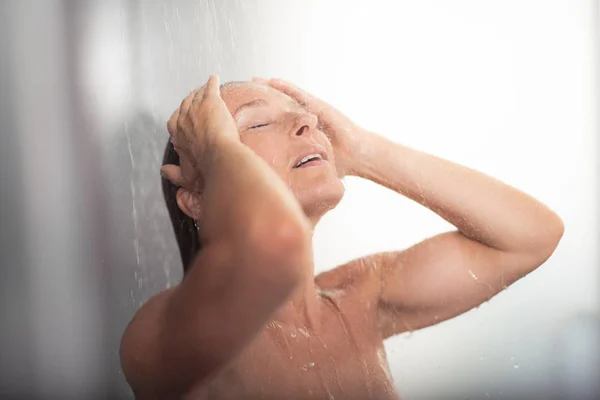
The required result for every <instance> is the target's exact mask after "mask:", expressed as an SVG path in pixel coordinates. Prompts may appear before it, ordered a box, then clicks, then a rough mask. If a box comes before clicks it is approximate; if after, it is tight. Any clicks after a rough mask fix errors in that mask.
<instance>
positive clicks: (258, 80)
mask: <svg viewBox="0 0 600 400" xmlns="http://www.w3.org/2000/svg"><path fill="white" fill-rule="evenodd" d="M252 82H254V83H261V84H263V85H267V86H268V85H269V80H268V79H264V78H259V77H257V76H255V77H254V78H252Z"/></svg>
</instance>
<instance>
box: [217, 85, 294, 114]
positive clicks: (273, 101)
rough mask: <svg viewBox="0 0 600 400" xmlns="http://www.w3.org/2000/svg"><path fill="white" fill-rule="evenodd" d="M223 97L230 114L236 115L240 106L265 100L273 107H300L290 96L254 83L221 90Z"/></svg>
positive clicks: (230, 86) (229, 86)
mask: <svg viewBox="0 0 600 400" xmlns="http://www.w3.org/2000/svg"><path fill="white" fill-rule="evenodd" d="M221 97H222V98H223V101H224V102H225V104H226V105H227V108H228V109H229V112H231V113H234V112H235V111H236V110H237V109H238V108H239V107H240V106H242V105H244V104H246V103H249V102H252V101H255V100H264V101H265V102H266V103H267V104H268V105H269V106H272V107H285V106H290V105H292V106H296V107H300V105H299V104H298V103H297V102H296V101H295V100H293V99H292V98H291V97H289V96H288V95H286V94H284V93H282V92H280V91H278V90H276V89H273V88H272V87H269V86H266V85H262V84H259V83H254V82H244V83H234V84H231V85H227V86H224V87H222V88H221Z"/></svg>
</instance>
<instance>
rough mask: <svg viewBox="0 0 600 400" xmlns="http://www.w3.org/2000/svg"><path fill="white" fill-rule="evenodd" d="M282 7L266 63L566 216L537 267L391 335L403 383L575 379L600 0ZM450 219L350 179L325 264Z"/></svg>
mask: <svg viewBox="0 0 600 400" xmlns="http://www.w3.org/2000/svg"><path fill="white" fill-rule="evenodd" d="M273 5H274V6H276V7H281V10H279V12H280V14H278V17H277V18H275V20H274V22H273V24H274V26H273V27H272V29H273V31H272V32H273V36H274V38H273V39H272V40H273V41H274V42H275V44H274V45H275V46H277V47H281V48H283V47H285V48H287V50H286V51H284V52H282V54H281V57H279V58H278V59H277V60H271V64H270V65H268V66H265V71H264V72H263V73H262V74H263V75H266V76H276V77H284V78H288V79H290V80H292V81H295V82H297V83H298V84H300V85H301V86H304V87H305V88H306V89H308V90H309V91H312V92H313V93H315V94H317V95H319V96H320V97H322V98H323V99H326V100H327V101H329V102H330V103H331V104H333V105H335V106H336V107H338V108H340V109H341V110H342V111H344V112H345V113H346V114H347V115H349V116H351V117H352V118H353V119H354V120H355V121H357V122H358V123H360V124H361V125H362V126H364V127H367V128H369V129H372V130H375V131H377V132H380V133H382V134H385V135H386V136H388V137H389V138H392V139H394V140H396V141H398V142H400V143H403V144H406V145H409V146H413V147H416V148H418V149H421V150H424V151H427V152H430V153H433V154H436V155H438V156H442V157H445V158H447V159H450V160H453V161H456V162H459V163H461V164H464V165H467V166H469V167H472V168H475V169H478V170H481V171H483V172H485V173H488V174H490V175H492V176H494V177H497V178H499V179H501V180H503V181H504V182H506V183H509V184H511V185H513V186H515V187H517V188H519V189H522V190H524V191H526V192H528V193H530V194H532V195H533V196H535V197H537V198H538V199H540V200H541V201H542V202H544V203H546V204H548V205H549V206H550V207H551V208H553V209H554V210H556V211H557V212H558V214H559V215H560V216H561V217H562V218H563V219H564V221H565V225H566V233H565V236H564V238H563V240H562V242H561V244H560V247H559V248H558V249H557V251H556V253H555V254H554V256H553V257H552V258H551V259H550V260H549V261H548V262H547V263H546V264H545V265H544V266H543V267H542V268H541V269H539V270H537V271H536V272H534V273H532V274H531V275H530V276H528V277H526V278H524V279H523V280H522V281H520V282H518V283H517V284H515V285H514V286H513V287H511V288H510V289H509V290H508V291H506V292H504V293H502V294H501V295H499V296H497V298H495V299H493V300H492V301H491V302H490V303H489V304H486V305H484V306H482V307H481V308H480V309H477V310H473V311H471V312H469V313H467V314H465V315H463V316H461V317H458V318H456V319H454V320H452V321H448V322H445V323H442V324H440V325H438V326H435V327H432V328H429V329H425V330H423V331H420V332H416V333H414V334H412V335H410V336H409V335H405V336H400V337H396V338H393V339H390V340H388V341H387V343H386V345H387V346H386V347H387V350H388V352H389V355H390V357H389V358H390V363H391V368H392V372H393V376H394V379H395V380H396V384H397V387H398V389H399V391H400V393H401V394H402V395H403V397H405V398H406V399H440V398H449V397H451V398H462V397H464V398H471V399H473V398H475V399H478V398H486V397H492V398H512V397H510V396H512V395H513V394H523V393H527V392H529V393H535V394H534V395H530V396H529V398H551V397H552V396H553V393H555V390H557V383H559V382H561V380H563V379H565V373H564V371H563V370H561V369H560V368H561V363H562V362H563V361H564V357H565V354H564V352H563V349H562V348H561V347H560V345H561V340H564V339H565V337H568V335H569V332H572V331H573V330H574V329H576V327H574V326H573V324H575V320H574V319H575V318H576V317H579V316H581V315H583V316H590V317H591V316H592V315H596V316H597V315H598V304H599V303H598V297H599V291H598V284H599V279H598V278H599V276H598V253H597V250H596V244H597V243H598V229H597V227H598V224H597V222H598V213H597V204H598V168H597V160H598V104H599V103H598V68H599V66H600V64H599V63H598V50H599V49H598V24H597V23H598V8H597V3H595V2H592V1H573V0H554V1H547V0H539V1H535V0H534V1H531V0H527V1H523V0H519V1H481V0H471V1H469V0H454V1H443V0H439V1H368V2H365V1H360V2H358V1H339V2H335V1H313V2H296V4H295V5H293V6H292V5H290V4H286V6H285V7H283V6H279V5H275V3H273ZM275 33H277V36H275ZM275 38H276V39H275ZM248 78H249V76H248ZM449 228H450V226H449V225H448V224H447V223H446V222H445V221H443V220H441V219H440V218H439V217H437V216H436V215H435V214H433V213H432V212H430V211H428V210H426V209H425V208H423V207H421V206H420V205H418V204H416V203H412V202H411V201H409V200H406V199H404V198H401V197H400V196H399V195H397V194H395V193H393V192H391V191H389V190H387V189H384V188H381V187H378V186H376V185H375V184H373V183H371V182H366V181H362V180H358V179H356V180H355V179H348V180H347V194H346V197H345V199H344V201H343V202H342V204H341V205H340V207H339V208H338V209H336V210H334V211H333V212H332V213H331V214H330V215H328V216H327V218H326V219H325V220H324V221H323V223H322V225H321V226H320V229H319V230H318V231H317V235H316V239H315V245H316V258H317V265H318V268H319V270H325V269H328V268H330V267H332V266H335V265H338V264H339V263H341V262H344V261H347V260H349V259H350V258H354V257H357V256H360V255H364V254H366V253H371V252H377V251H382V250H394V249H401V248H405V247H407V246H410V245H411V244H413V243H416V242H417V241H420V240H422V239H424V238H426V237H428V236H431V235H434V234H436V233H439V232H442V231H444V230H447V229H449ZM596 332H598V331H597V330H596ZM590 346H591V345H590ZM589 354H597V353H593V347H590V348H589V353H588V355H589ZM584 361H585V360H584V359H579V360H578V362H579V373H580V374H585V371H582V369H583V365H585V364H584V363H583V362H584ZM597 373H598V369H596V371H595V374H596V376H597ZM588 376H589V377H590V378H591V377H593V376H595V375H594V373H592V374H590V373H589V372H588ZM557 379H558V382H557ZM594 379H595V378H594ZM591 383H592V381H591V380H589V379H588V381H587V384H588V385H589V384H591ZM579 388H580V389H582V388H581V386H580V387H579ZM538 396H539V397H538Z"/></svg>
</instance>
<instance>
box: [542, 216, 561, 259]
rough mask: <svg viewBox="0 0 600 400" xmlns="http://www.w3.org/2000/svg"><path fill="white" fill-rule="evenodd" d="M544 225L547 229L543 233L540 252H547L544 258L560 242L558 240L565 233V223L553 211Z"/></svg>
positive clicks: (549, 254)
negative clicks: (543, 237)
mask: <svg viewBox="0 0 600 400" xmlns="http://www.w3.org/2000/svg"><path fill="white" fill-rule="evenodd" d="M546 226H547V230H546V234H545V235H544V236H545V240H544V241H543V246H542V249H543V251H542V252H544V253H545V254H547V257H546V258H548V257H550V256H551V255H552V253H554V250H556V248H557V247H558V243H560V240H561V239H562V237H563V235H564V233H565V224H564V223H563V221H562V219H561V218H560V217H559V216H558V215H556V214H554V213H553V215H552V217H551V218H550V220H549V221H548V223H547V225H546Z"/></svg>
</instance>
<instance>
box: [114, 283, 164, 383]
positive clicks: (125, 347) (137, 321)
mask: <svg viewBox="0 0 600 400" xmlns="http://www.w3.org/2000/svg"><path fill="white" fill-rule="evenodd" d="M174 290H175V288H170V289H167V290H165V291H162V292H160V293H159V294H157V295H155V296H154V297H152V298H151V299H150V300H148V301H147V302H146V303H145V304H144V305H143V306H142V307H141V308H140V309H139V310H138V311H137V313H136V314H135V315H134V317H133V319H132V320H131V322H130V323H129V325H128V326H127V328H126V329H125V332H124V333H123V337H122V338H121V347H120V358H121V366H122V368H123V373H124V374H125V378H126V379H127V382H128V383H129V384H130V386H131V387H132V389H133V390H134V392H135V393H136V395H139V392H140V390H141V389H142V388H147V387H148V386H149V384H150V382H151V381H152V380H153V378H155V377H156V376H157V375H159V374H160V354H161V346H162V345H161V342H160V338H161V334H162V331H163V328H164V326H165V318H166V309H167V306H168V303H169V299H170V298H171V296H172V295H173V292H174Z"/></svg>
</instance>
